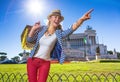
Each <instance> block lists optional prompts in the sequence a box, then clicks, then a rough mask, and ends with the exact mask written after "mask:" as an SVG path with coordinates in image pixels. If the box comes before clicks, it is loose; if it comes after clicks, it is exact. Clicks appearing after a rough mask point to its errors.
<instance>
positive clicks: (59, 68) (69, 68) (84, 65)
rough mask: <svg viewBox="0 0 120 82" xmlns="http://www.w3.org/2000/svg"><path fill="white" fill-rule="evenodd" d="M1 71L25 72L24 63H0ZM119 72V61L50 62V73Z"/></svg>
mask: <svg viewBox="0 0 120 82" xmlns="http://www.w3.org/2000/svg"><path fill="white" fill-rule="evenodd" d="M0 72H1V73H5V72H7V73H18V72H20V73H26V64H0ZM109 72H110V73H116V72H119V73H120V63H93V62H74V63H65V64H62V65H61V64H51V69H50V73H58V74H61V73H66V74H70V73H72V74H78V73H80V74H85V73H96V74H99V73H109Z"/></svg>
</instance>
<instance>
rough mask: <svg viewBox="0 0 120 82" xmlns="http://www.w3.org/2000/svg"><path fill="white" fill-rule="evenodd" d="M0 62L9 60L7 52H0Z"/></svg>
mask: <svg viewBox="0 0 120 82" xmlns="http://www.w3.org/2000/svg"><path fill="white" fill-rule="evenodd" d="M0 55H1V56H0V61H3V60H5V59H6V58H7V56H6V55H7V53H5V52H0Z"/></svg>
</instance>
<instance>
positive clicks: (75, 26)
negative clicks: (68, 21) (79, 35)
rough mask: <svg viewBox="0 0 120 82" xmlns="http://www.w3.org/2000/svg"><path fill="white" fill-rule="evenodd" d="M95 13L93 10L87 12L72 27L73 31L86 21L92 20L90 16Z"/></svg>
mask: <svg viewBox="0 0 120 82" xmlns="http://www.w3.org/2000/svg"><path fill="white" fill-rule="evenodd" d="M92 11H93V9H90V10H89V11H88V12H86V13H85V14H84V15H83V16H82V17H81V18H80V19H78V20H77V21H76V22H75V23H74V24H73V26H72V29H73V30H76V29H77V28H78V27H79V26H80V25H81V24H82V23H83V22H84V21H86V20H88V19H90V14H91V12H92Z"/></svg>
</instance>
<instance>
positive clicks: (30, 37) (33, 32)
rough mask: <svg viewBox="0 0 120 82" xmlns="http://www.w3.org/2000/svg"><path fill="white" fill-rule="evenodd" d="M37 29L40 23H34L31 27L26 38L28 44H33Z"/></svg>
mask: <svg viewBox="0 0 120 82" xmlns="http://www.w3.org/2000/svg"><path fill="white" fill-rule="evenodd" d="M39 29H40V22H37V23H35V25H33V27H32V28H31V30H30V32H29V34H28V37H27V41H28V42H33V41H35V40H36V39H37V35H38V30H39Z"/></svg>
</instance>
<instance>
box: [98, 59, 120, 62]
mask: <svg viewBox="0 0 120 82" xmlns="http://www.w3.org/2000/svg"><path fill="white" fill-rule="evenodd" d="M99 62H100V63H102V62H104V63H109V62H110V63H112V62H113V63H120V59H103V60H99Z"/></svg>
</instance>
